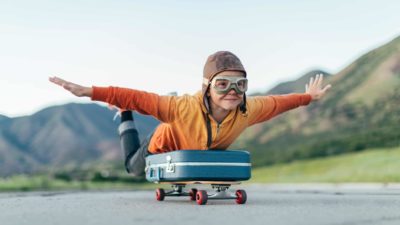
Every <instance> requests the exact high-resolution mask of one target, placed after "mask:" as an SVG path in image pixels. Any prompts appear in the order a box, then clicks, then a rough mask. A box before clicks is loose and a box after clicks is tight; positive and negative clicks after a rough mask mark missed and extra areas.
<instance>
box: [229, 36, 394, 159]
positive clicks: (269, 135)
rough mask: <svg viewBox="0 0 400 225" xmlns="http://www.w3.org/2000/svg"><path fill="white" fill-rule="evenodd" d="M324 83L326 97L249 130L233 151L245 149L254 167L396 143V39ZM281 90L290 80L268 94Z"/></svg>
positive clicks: (288, 90) (290, 87) (286, 87)
mask: <svg viewBox="0 0 400 225" xmlns="http://www.w3.org/2000/svg"><path fill="white" fill-rule="evenodd" d="M305 77H306V75H305V76H303V77H302V78H305ZM302 78H301V79H302ZM306 80H308V78H306V79H305V80H304V81H306ZM296 82H297V81H296ZM296 82H294V83H296ZM300 83H301V82H300ZM305 83H306V82H304V83H303V85H304V84H305ZM327 83H331V84H332V88H331V90H330V91H329V93H328V94H327V95H326V96H325V98H324V99H322V100H321V101H319V102H313V103H312V104H311V105H309V106H307V107H300V108H299V109H296V110H292V111H290V112H287V113H285V114H282V115H279V116H278V117H277V118H274V119H272V120H270V121H268V122H266V123H261V124H257V125H255V126H253V127H251V128H249V129H248V130H247V131H246V132H245V133H244V134H243V135H242V136H241V137H240V138H239V139H238V140H237V142H235V144H234V145H233V146H232V148H244V147H247V149H249V150H250V151H251V152H252V156H253V162H254V164H255V165H256V166H257V165H268V164H273V163H277V162H288V161H292V160H299V159H306V158H313V157H325V156H330V155H335V154H342V153H346V152H352V151H362V150H364V149H367V148H371V147H388V146H398V145H400V129H398V125H399V124H400V107H398V103H399V99H400V37H397V38H396V39H394V40H392V41H390V42H389V43H387V44H385V45H383V46H381V47H379V48H376V49H373V50H372V51H370V52H368V53H366V54H364V55H362V56H361V57H360V58H358V59H357V60H355V61H354V62H353V63H351V64H350V65H349V66H347V67H346V68H344V69H343V70H342V71H340V72H339V73H337V74H335V75H332V76H330V77H329V78H328V79H327V80H326V81H325V84H327ZM277 90H278V91H277ZM282 90H286V91H287V92H292V90H295V89H294V88H293V87H292V83H290V82H289V83H285V84H281V85H278V86H277V87H275V88H273V89H271V90H270V91H268V92H267V93H273V92H276V93H283V92H282Z"/></svg>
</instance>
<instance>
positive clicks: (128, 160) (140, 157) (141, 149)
mask: <svg viewBox="0 0 400 225" xmlns="http://www.w3.org/2000/svg"><path fill="white" fill-rule="evenodd" d="M118 130H119V135H120V143H121V148H122V150H123V153H124V159H125V168H126V171H127V172H128V173H131V174H133V175H134V176H141V175H143V174H144V169H145V166H146V156H148V155H150V153H149V151H148V147H149V143H150V140H151V137H152V136H153V132H152V133H150V134H149V135H148V136H147V137H146V138H145V139H144V140H143V141H142V143H140V141H139V134H138V131H137V130H136V127H135V123H134V121H133V120H127V121H124V122H122V123H121V124H120V125H119V127H118Z"/></svg>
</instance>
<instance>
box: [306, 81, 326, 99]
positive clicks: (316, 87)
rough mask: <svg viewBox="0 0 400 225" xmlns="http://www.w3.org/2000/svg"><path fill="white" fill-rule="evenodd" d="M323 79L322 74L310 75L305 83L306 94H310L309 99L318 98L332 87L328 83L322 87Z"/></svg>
mask: <svg viewBox="0 0 400 225" xmlns="http://www.w3.org/2000/svg"><path fill="white" fill-rule="evenodd" d="M323 80H324V75H323V74H317V75H316V76H315V79H314V77H311V79H310V82H309V83H308V84H306V94H309V95H311V99H312V100H313V101H316V100H319V99H321V98H322V97H324V95H325V94H326V92H327V91H328V90H329V89H330V88H331V87H332V85H330V84H328V85H326V86H325V87H324V88H322V81H323Z"/></svg>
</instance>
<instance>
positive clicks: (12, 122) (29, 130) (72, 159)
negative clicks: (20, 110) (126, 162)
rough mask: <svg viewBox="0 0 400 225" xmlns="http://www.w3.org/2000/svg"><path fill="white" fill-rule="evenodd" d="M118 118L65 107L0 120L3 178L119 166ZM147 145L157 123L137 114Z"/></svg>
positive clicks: (101, 110)
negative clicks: (104, 163)
mask: <svg viewBox="0 0 400 225" xmlns="http://www.w3.org/2000/svg"><path fill="white" fill-rule="evenodd" d="M113 116H114V112H112V111H110V110H109V109H107V108H105V107H101V106H99V105H97V104H75V103H72V104H66V105H61V106H53V107H49V108H46V109H43V110H41V111H39V112H37V113H35V114H33V115H31V116H24V117H17V118H8V117H4V116H2V117H0V175H9V174H13V173H31V172H35V171H39V170H42V169H46V168H48V167H60V166H64V165H67V164H75V165H80V164H83V163H85V162H90V161H95V160H121V159H122V155H121V154H122V153H121V151H120V149H119V137H118V133H117V127H118V121H113V120H112V118H113ZM134 117H135V121H136V126H137V127H138V130H139V137H140V139H143V137H144V136H145V135H147V134H148V133H149V132H150V131H151V130H152V129H154V127H155V126H156V125H157V124H158V121H157V120H155V119H154V118H152V117H149V116H143V115H139V114H134Z"/></svg>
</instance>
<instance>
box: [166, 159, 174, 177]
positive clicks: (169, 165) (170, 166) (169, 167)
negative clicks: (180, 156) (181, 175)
mask: <svg viewBox="0 0 400 225" xmlns="http://www.w3.org/2000/svg"><path fill="white" fill-rule="evenodd" d="M171 160H172V158H171V156H167V169H166V170H165V171H166V172H167V173H175V164H173V163H171Z"/></svg>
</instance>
